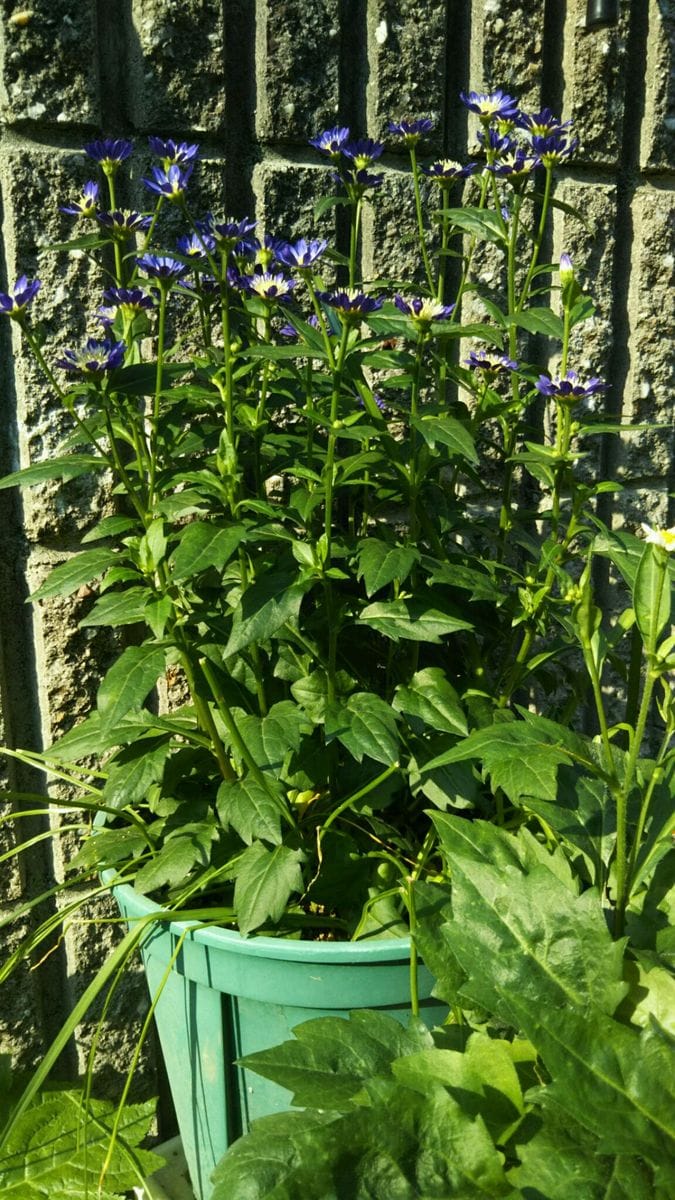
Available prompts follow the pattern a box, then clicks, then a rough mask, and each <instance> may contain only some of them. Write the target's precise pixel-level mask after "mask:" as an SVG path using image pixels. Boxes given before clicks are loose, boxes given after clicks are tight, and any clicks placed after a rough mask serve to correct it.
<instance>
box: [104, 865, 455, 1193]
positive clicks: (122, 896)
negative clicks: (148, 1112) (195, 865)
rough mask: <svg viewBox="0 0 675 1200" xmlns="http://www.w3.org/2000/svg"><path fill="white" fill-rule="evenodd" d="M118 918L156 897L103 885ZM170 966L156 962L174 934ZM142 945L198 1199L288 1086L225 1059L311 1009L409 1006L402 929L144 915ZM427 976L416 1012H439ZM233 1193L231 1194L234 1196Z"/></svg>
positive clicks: (260, 1045)
mask: <svg viewBox="0 0 675 1200" xmlns="http://www.w3.org/2000/svg"><path fill="white" fill-rule="evenodd" d="M112 891H113V895H114V897H115V899H116V901H117V903H118V905H119V908H120V911H121V913H122V915H123V916H124V917H126V918H127V920H128V921H129V923H130V924H131V923H133V921H134V920H135V919H138V918H139V917H144V916H146V915H147V914H150V913H152V912H153V911H159V910H158V905H156V904H155V903H154V902H153V901H152V900H149V899H148V898H147V897H146V896H143V895H141V894H140V893H138V892H136V891H134V889H133V888H131V887H128V886H121V887H120V886H118V887H114V888H113V889H112ZM186 929H187V930H189V932H188V933H187V934H186V935H185V937H184V941H183V943H182V945H181V948H180V950H179V952H178V955H177V957H176V961H175V963H174V964H173V966H172V968H171V970H170V971H169V972H168V975H167V966H168V964H169V962H170V960H171V957H172V955H173V954H175V952H176V948H177V946H178V943H179V941H180V939H181V936H182V935H184V934H185V931H186ZM141 954H142V957H143V963H144V966H145V972H146V976H147V980H148V986H149V988H150V994H151V996H153V997H154V996H155V995H156V994H157V992H158V991H159V989H160V987H161V985H162V980H163V979H164V977H165V975H166V976H167V977H166V980H165V982H164V986H163V987H162V990H161V994H160V996H159V999H158V1001H157V1007H156V1009H155V1017H156V1023H157V1029H158V1032H159V1038H160V1042H161V1046H162V1053H163V1055H164V1060H165V1063H166V1069H167V1073H168V1076H169V1084H170V1087H171V1094H172V1097H173V1101H174V1105H175V1108H176V1116H177V1118H178V1127H179V1130H180V1135H181V1139H182V1142H183V1150H184V1152H185V1157H186V1159H187V1163H188V1168H189V1171H190V1179H191V1181H192V1186H193V1189H194V1193H195V1197H196V1200H209V1197H210V1195H211V1190H212V1188H211V1184H210V1177H211V1172H212V1170H213V1168H214V1166H215V1164H216V1163H217V1162H218V1160H219V1159H220V1158H221V1157H222V1155H223V1154H224V1153H225V1151H226V1150H227V1148H228V1146H229V1145H230V1144H231V1143H232V1142H233V1141H234V1140H235V1139H236V1138H238V1137H240V1136H241V1134H242V1133H245V1132H246V1131H247V1130H248V1128H249V1125H250V1122H251V1121H253V1120H255V1119H256V1117H262V1116H266V1115H267V1114H269V1113H274V1112H283V1111H285V1110H286V1109H288V1108H289V1107H290V1093H289V1092H287V1091H286V1090H285V1089H283V1088H280V1087H278V1086H277V1085H276V1084H273V1083H271V1082H269V1081H268V1080H265V1079H262V1078H261V1077H260V1076H259V1075H255V1074H253V1073H252V1072H250V1071H246V1070H243V1069H242V1068H241V1067H238V1066H236V1065H235V1060H236V1059H238V1058H239V1057H241V1056H242V1055H244V1054H251V1053H252V1052H253V1051H255V1050H264V1049H266V1048H268V1047H270V1046H275V1045H277V1044H278V1043H279V1042H283V1041H287V1040H288V1038H289V1037H290V1034H291V1030H292V1029H293V1028H294V1027H295V1026H296V1025H299V1024H301V1022H303V1021H308V1020H310V1018H312V1017H323V1016H344V1017H346V1016H347V1014H348V1013H349V1012H350V1010H352V1009H358V1008H375V1009H379V1010H380V1011H381V1012H388V1013H390V1014H391V1015H392V1016H394V1017H396V1018H397V1019H398V1020H400V1021H402V1022H404V1023H405V1022H407V1021H408V1019H409V1017H410V940H409V938H387V939H386V940H375V941H362V942H311V941H295V940H292V939H284V938H271V937H249V938H243V937H242V936H241V935H240V934H239V933H237V932H236V931H234V930H229V929H218V928H215V927H212V928H200V929H194V928H190V926H189V925H188V924H186V923H185V922H181V921H174V922H172V923H171V924H166V923H161V924H160V923H158V924H157V925H150V926H149V927H148V933H147V934H146V935H145V936H144V938H143V941H142V944H141ZM432 985H433V978H432V976H431V975H430V973H429V971H427V969H426V968H425V967H424V966H423V965H421V966H420V968H419V972H418V987H419V993H420V1015H421V1017H422V1018H423V1020H425V1021H426V1022H427V1024H429V1025H430V1026H431V1025H435V1024H438V1023H439V1022H440V1021H442V1019H443V1017H444V1015H445V1011H446V1010H445V1009H444V1007H443V1006H442V1005H440V1004H439V1002H438V1001H436V1000H434V999H432V998H431V988H432ZM233 1200H236V1198H235V1197H233Z"/></svg>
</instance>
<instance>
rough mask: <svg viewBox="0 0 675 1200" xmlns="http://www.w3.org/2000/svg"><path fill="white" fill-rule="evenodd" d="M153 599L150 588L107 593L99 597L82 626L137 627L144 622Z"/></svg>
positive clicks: (133, 588) (84, 627)
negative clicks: (140, 622) (144, 616)
mask: <svg viewBox="0 0 675 1200" xmlns="http://www.w3.org/2000/svg"><path fill="white" fill-rule="evenodd" d="M151 597H152V592H151V591H150V589H149V588H144V587H131V588H126V590H125V591H123V592H105V593H104V594H103V595H102V596H99V597H98V599H97V600H96V602H95V603H94V604H93V606H92V608H91V609H90V611H89V612H88V613H87V615H86V617H83V618H82V620H81V621H80V626H81V627H82V628H83V629H86V628H87V627H88V626H90V625H112V626H113V628H116V627H117V626H118V625H135V624H136V623H137V622H138V621H142V620H143V615H144V611H145V607H146V605H147V603H148V601H149V600H150V599H151Z"/></svg>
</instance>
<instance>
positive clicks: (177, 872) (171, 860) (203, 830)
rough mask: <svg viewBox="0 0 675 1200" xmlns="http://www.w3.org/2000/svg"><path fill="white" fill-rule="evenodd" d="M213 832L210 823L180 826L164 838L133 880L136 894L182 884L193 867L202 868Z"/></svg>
mask: <svg viewBox="0 0 675 1200" xmlns="http://www.w3.org/2000/svg"><path fill="white" fill-rule="evenodd" d="M214 836H215V829H214V826H213V824H212V823H211V822H207V821H200V822H194V823H193V824H192V825H184V826H183V827H182V828H181V829H180V832H178V833H176V834H173V835H172V836H171V837H168V838H167V839H166V841H165V842H164V843H163V844H162V846H161V847H160V849H159V850H158V851H157V853H156V854H155V855H154V857H153V858H151V859H150V861H149V862H147V863H146V864H145V866H143V867H141V869H140V871H138V872H137V874H136V876H135V878H134V886H135V887H136V888H138V890H139V892H146V893H148V892H154V891H156V890H157V888H161V887H169V888H172V887H176V885H178V884H182V883H185V882H186V880H187V879H188V876H189V875H190V872H191V871H192V869H193V867H196V866H200V867H206V866H208V863H209V858H210V847H211V842H212V840H213V838H214Z"/></svg>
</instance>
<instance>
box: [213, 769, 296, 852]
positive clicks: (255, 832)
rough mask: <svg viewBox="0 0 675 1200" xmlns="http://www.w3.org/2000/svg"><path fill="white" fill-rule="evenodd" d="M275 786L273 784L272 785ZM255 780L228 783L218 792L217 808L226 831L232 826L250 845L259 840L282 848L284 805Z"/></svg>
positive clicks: (247, 778) (279, 797)
mask: <svg viewBox="0 0 675 1200" xmlns="http://www.w3.org/2000/svg"><path fill="white" fill-rule="evenodd" d="M270 786H271V785H270ZM282 803H283V797H282V796H281V794H279V796H278V799H276V800H275V799H274V796H272V795H271V794H270V792H269V791H268V790H267V788H264V787H263V786H262V784H260V783H258V782H257V781H256V780H255V779H252V778H250V777H249V776H247V777H246V778H245V779H240V780H234V781H233V782H229V781H227V780H226V781H225V782H224V783H221V785H220V787H219V789H218V796H217V800H216V807H217V809H218V816H219V817H220V820H221V821H222V824H223V826H224V828H225V829H227V828H229V827H231V828H232V829H235V830H236V831H237V833H238V834H239V836H240V838H241V839H242V841H244V842H246V845H247V846H250V844H251V842H252V841H254V839H256V838H261V839H262V840H263V841H265V842H271V843H272V845H274V846H278V845H279V843H280V842H281V805H282Z"/></svg>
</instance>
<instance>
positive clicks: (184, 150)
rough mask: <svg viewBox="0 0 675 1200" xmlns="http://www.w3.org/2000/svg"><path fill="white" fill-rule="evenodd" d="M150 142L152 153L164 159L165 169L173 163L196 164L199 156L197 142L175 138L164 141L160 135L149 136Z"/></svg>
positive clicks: (182, 164)
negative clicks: (175, 140)
mask: <svg viewBox="0 0 675 1200" xmlns="http://www.w3.org/2000/svg"><path fill="white" fill-rule="evenodd" d="M148 142H149V145H150V149H151V150H152V153H153V154H157V155H158V157H159V158H161V159H162V160H163V162H164V168H165V170H168V168H169V167H170V166H171V165H172V164H173V163H175V164H176V165H177V166H179V167H187V166H188V165H190V166H194V164H195V163H196V161H197V159H198V158H199V146H197V145H196V144H195V143H192V144H191V145H190V144H188V143H187V142H174V140H173V138H168V139H167V141H164V140H163V139H162V138H158V137H149V138H148Z"/></svg>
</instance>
